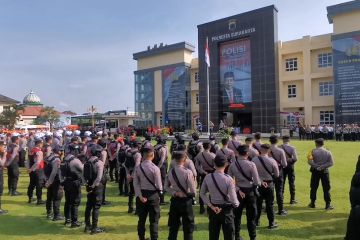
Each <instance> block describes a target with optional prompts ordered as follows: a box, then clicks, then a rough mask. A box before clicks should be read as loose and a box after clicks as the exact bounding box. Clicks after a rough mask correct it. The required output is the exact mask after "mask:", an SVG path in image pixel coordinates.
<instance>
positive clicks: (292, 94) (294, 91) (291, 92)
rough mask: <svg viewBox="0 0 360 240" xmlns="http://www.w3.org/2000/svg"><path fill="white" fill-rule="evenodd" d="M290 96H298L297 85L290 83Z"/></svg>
mask: <svg viewBox="0 0 360 240" xmlns="http://www.w3.org/2000/svg"><path fill="white" fill-rule="evenodd" d="M288 98H296V85H288Z"/></svg>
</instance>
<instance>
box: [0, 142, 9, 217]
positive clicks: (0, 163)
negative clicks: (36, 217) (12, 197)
mask: <svg viewBox="0 0 360 240" xmlns="http://www.w3.org/2000/svg"><path fill="white" fill-rule="evenodd" d="M5 163H6V148H5V143H4V141H0V215H3V214H6V213H7V211H6V210H4V209H2V208H1V197H2V195H3V192H4V166H5Z"/></svg>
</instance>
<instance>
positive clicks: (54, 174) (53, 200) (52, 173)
mask: <svg viewBox="0 0 360 240" xmlns="http://www.w3.org/2000/svg"><path fill="white" fill-rule="evenodd" d="M63 151H64V149H63V148H62V147H61V146H55V148H54V149H53V154H51V155H50V156H49V157H48V158H47V160H46V166H45V169H44V172H45V177H46V182H45V187H46V188H47V195H46V196H47V198H46V214H47V217H48V219H51V217H52V220H53V221H59V220H63V219H64V218H63V217H62V216H61V215H60V203H61V199H62V197H63V195H64V190H63V187H62V186H61V185H60V165H61V154H62V153H63Z"/></svg>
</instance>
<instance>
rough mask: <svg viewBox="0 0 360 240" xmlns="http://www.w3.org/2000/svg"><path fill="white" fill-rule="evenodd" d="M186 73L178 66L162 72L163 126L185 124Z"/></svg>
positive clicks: (184, 68) (183, 68) (182, 67)
mask: <svg viewBox="0 0 360 240" xmlns="http://www.w3.org/2000/svg"><path fill="white" fill-rule="evenodd" d="M186 74H187V71H186V67H184V66H179V67H173V68H168V69H166V70H163V72H162V78H163V96H164V111H163V112H164V115H165V116H164V117H163V124H164V125H169V126H172V127H181V126H182V125H185V124H186V109H187V105H186V102H187V99H186V98H187V94H186V86H187V82H186V79H187V76H186Z"/></svg>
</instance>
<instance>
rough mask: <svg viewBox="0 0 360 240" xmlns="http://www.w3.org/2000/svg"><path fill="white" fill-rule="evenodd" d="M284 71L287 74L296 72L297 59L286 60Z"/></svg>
mask: <svg viewBox="0 0 360 240" xmlns="http://www.w3.org/2000/svg"><path fill="white" fill-rule="evenodd" d="M285 70H286V71H287V72H292V71H297V70H298V59H297V58H288V59H286V60H285Z"/></svg>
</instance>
